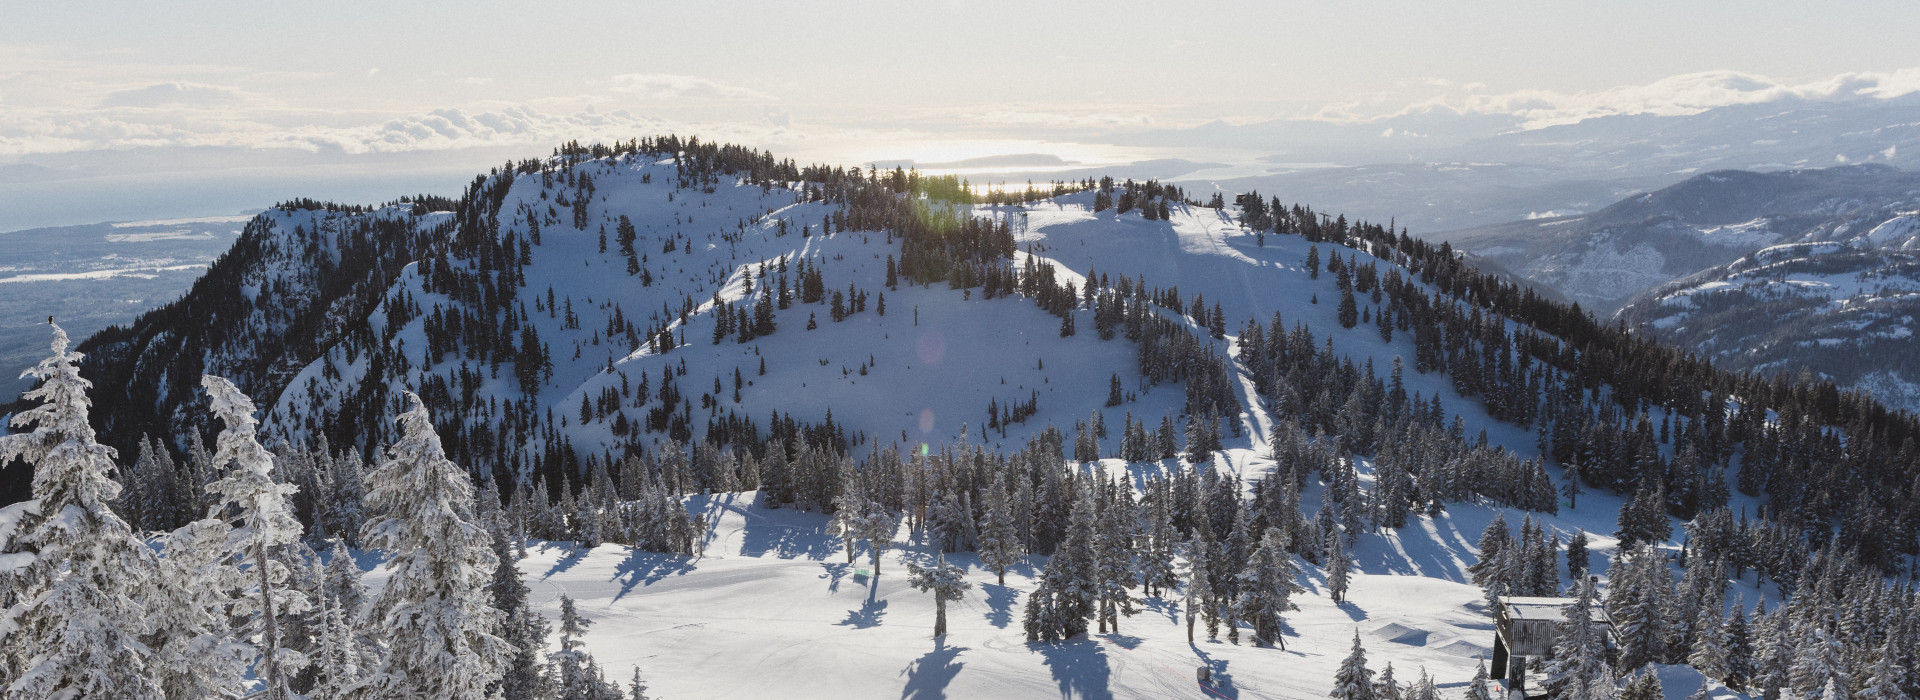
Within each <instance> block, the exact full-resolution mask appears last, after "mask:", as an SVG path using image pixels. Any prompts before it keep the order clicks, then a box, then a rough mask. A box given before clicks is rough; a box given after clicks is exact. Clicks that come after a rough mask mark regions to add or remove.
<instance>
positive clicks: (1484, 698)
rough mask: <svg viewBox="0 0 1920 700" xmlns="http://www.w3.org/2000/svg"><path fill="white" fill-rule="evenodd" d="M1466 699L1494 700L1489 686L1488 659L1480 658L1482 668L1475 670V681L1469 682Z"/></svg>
mask: <svg viewBox="0 0 1920 700" xmlns="http://www.w3.org/2000/svg"><path fill="white" fill-rule="evenodd" d="M1466 700H1493V695H1492V693H1491V692H1489V690H1488V688H1487V661H1486V659H1481V660H1480V668H1479V670H1476V671H1474V672H1473V681H1472V682H1470V683H1468V684H1467V697H1466Z"/></svg>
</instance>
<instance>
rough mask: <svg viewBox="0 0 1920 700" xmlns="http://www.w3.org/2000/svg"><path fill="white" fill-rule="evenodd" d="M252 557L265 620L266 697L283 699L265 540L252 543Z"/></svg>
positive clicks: (278, 643)
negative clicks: (258, 574) (258, 576)
mask: <svg viewBox="0 0 1920 700" xmlns="http://www.w3.org/2000/svg"><path fill="white" fill-rule="evenodd" d="M254 558H255V559H254V565H253V566H254V568H256V569H259V570H260V607H261V610H262V611H263V614H264V615H265V616H266V620H267V629H266V634H265V635H262V636H264V637H265V638H266V639H265V641H266V646H267V649H266V659H267V678H266V681H267V698H268V700H285V699H286V697H287V686H286V682H285V679H282V678H281V677H280V660H279V659H278V658H276V657H278V656H279V653H278V652H279V646H280V623H279V620H277V619H276V618H275V617H274V614H273V589H272V587H271V585H270V581H271V579H269V578H268V576H267V545H266V543H265V542H257V543H255V544H254Z"/></svg>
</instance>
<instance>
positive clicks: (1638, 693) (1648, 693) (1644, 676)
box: [1620, 670, 1666, 700]
mask: <svg viewBox="0 0 1920 700" xmlns="http://www.w3.org/2000/svg"><path fill="white" fill-rule="evenodd" d="M1665 697H1666V692H1665V691H1664V690H1662V689H1661V688H1660V676H1658V675H1655V674H1654V673H1653V672H1652V671H1651V670H1642V671H1640V672H1639V673H1636V674H1634V676H1633V678H1632V679H1631V680H1628V681H1627V687H1626V688H1624V689H1622V690H1621V691H1620V700H1662V698H1665Z"/></svg>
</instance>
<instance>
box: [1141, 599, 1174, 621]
mask: <svg viewBox="0 0 1920 700" xmlns="http://www.w3.org/2000/svg"><path fill="white" fill-rule="evenodd" d="M1140 607H1141V609H1143V610H1146V611H1147V612H1151V613H1153V614H1155V615H1166V616H1167V622H1171V623H1173V624H1176V625H1177V624H1180V601H1179V600H1177V599H1173V600H1170V599H1168V598H1166V597H1165V596H1157V595H1156V596H1151V597H1148V598H1147V599H1145V600H1143V601H1141V602H1140Z"/></svg>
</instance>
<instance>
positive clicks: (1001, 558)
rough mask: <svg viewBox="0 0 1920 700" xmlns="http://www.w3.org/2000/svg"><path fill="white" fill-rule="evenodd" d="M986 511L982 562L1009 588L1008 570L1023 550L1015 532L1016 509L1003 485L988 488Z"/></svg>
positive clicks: (995, 484)
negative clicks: (1013, 507) (1014, 515)
mask: <svg viewBox="0 0 1920 700" xmlns="http://www.w3.org/2000/svg"><path fill="white" fill-rule="evenodd" d="M986 500H987V502H986V510H985V512H984V513H981V515H980V563H982V564H985V565H986V567H987V570H988V571H991V572H993V575H994V577H995V582H996V583H998V584H999V585H1002V586H1004V585H1007V567H1010V566H1013V565H1014V564H1016V563H1018V562H1019V561H1020V556H1021V554H1022V553H1023V551H1022V550H1023V548H1022V547H1021V545H1020V534H1019V533H1018V532H1016V531H1015V530H1014V523H1013V510H1012V507H1011V505H1010V504H1009V503H1008V501H1007V492H1006V490H1005V489H1003V488H1001V486H1000V483H999V482H997V481H996V482H994V483H993V484H992V485H990V486H988V487H987V488H986Z"/></svg>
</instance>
